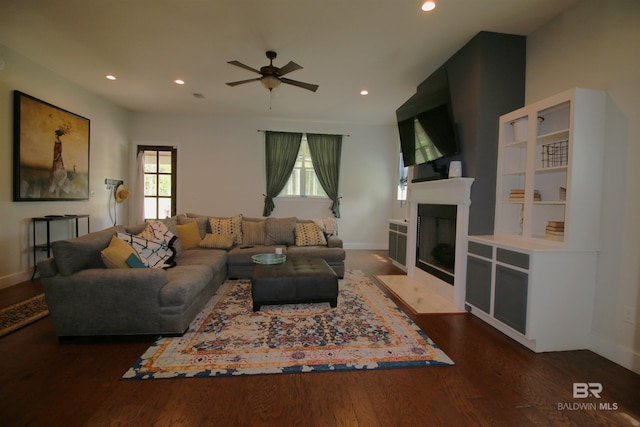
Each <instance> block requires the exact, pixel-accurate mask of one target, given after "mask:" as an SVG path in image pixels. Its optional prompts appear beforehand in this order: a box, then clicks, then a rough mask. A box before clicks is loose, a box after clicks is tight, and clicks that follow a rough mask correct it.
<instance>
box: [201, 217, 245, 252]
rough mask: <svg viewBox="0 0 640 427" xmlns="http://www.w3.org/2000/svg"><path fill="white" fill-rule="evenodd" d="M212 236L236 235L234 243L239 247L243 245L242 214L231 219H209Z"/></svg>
mask: <svg viewBox="0 0 640 427" xmlns="http://www.w3.org/2000/svg"><path fill="white" fill-rule="evenodd" d="M209 225H210V226H211V233H212V234H235V235H236V238H235V241H234V242H233V243H235V244H236V245H239V244H241V243H242V214H238V215H236V216H233V217H231V218H215V217H210V218H209Z"/></svg>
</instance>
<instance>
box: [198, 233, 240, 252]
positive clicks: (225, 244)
mask: <svg viewBox="0 0 640 427" xmlns="http://www.w3.org/2000/svg"><path fill="white" fill-rule="evenodd" d="M235 240H236V235H235V234H213V233H207V235H206V236H204V239H202V240H201V241H200V243H198V246H200V247H201V248H209V249H231V248H232V247H233V242H234V241H235Z"/></svg>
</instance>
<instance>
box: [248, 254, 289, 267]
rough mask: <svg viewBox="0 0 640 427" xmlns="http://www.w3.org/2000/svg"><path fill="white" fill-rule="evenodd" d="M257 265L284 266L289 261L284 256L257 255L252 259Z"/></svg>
mask: <svg viewBox="0 0 640 427" xmlns="http://www.w3.org/2000/svg"><path fill="white" fill-rule="evenodd" d="M251 259H252V260H253V262H254V263H256V264H282V263H283V262H285V261H286V260H287V256H286V255H284V254H276V253H273V254H257V255H253V256H252V257H251Z"/></svg>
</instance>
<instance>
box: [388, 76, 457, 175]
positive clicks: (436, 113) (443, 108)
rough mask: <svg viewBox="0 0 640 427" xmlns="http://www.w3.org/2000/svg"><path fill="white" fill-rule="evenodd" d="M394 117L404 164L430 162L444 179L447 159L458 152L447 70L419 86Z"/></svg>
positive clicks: (411, 164)
mask: <svg viewBox="0 0 640 427" xmlns="http://www.w3.org/2000/svg"><path fill="white" fill-rule="evenodd" d="M396 117H397V119H398V132H399V135H400V148H401V150H402V159H403V162H404V165H405V166H413V165H420V164H425V163H429V164H431V166H432V168H433V169H434V171H435V172H436V173H437V174H439V175H441V177H444V176H446V173H447V166H448V161H446V159H447V158H448V157H451V156H453V155H455V154H458V153H459V144H458V138H457V132H456V128H455V121H454V119H453V110H452V104H451V96H450V92H449V80H448V76H447V71H446V68H444V67H441V68H440V69H438V70H437V71H436V72H434V73H433V74H432V75H431V76H430V77H429V78H428V79H427V80H425V81H424V82H423V83H422V84H421V85H420V86H418V90H417V92H416V94H415V95H414V96H412V97H411V98H410V99H409V100H408V101H407V102H405V103H404V104H403V105H402V106H401V107H400V108H398V109H397V110H396ZM441 159H442V160H441Z"/></svg>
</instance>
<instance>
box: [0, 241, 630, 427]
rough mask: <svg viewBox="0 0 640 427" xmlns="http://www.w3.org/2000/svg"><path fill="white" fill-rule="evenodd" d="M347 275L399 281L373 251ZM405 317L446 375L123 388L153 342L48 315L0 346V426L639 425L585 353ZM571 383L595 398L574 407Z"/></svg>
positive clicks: (624, 398)
mask: <svg viewBox="0 0 640 427" xmlns="http://www.w3.org/2000/svg"><path fill="white" fill-rule="evenodd" d="M347 268H349V269H360V270H362V271H364V272H365V273H366V274H367V275H368V276H369V277H371V278H373V275H375V274H401V272H400V271H399V270H397V269H395V268H394V267H393V266H392V265H391V264H390V263H389V262H388V261H387V259H386V254H385V252H378V251H348V252H347ZM36 282H37V281H36ZM36 282H34V283H31V282H29V283H26V284H24V288H22V289H23V290H21V291H18V290H17V289H4V290H0V302H2V305H8V304H5V303H4V302H5V301H8V300H10V299H12V298H18V297H16V296H15V293H16V292H18V293H22V294H29V293H30V292H34V289H35V290H36V291H37V289H38V286H39V284H37V283H36ZM19 286H23V285H19ZM19 286H18V287H19ZM30 287H31V288H32V289H31V290H30V289H29V288H30ZM14 288H17V287H14ZM399 305H400V306H401V307H402V304H401V303H399ZM405 311H406V310H405ZM411 317H412V318H413V319H414V320H415V321H416V323H417V324H418V325H419V326H420V328H422V329H423V330H424V331H425V332H426V333H427V335H429V336H430V337H431V338H432V339H433V340H434V341H435V342H436V343H437V344H438V345H439V346H440V347H441V348H442V349H443V350H444V351H445V352H446V353H447V354H448V355H449V356H450V357H451V358H452V359H453V360H454V361H455V363H456V365H455V366H451V367H432V368H413V369H389V370H375V371H350V372H332V373H307V374H283V375H264V376H248V377H238V378H229V377H225V378H189V379H166V380H152V381H122V380H120V379H119V378H120V377H121V376H122V374H123V373H124V372H125V371H126V370H127V369H128V368H129V367H130V366H131V365H132V364H133V363H134V362H135V361H136V360H137V358H138V357H139V356H140V355H141V354H142V353H143V352H144V351H145V350H146V349H147V347H148V346H149V345H150V344H151V343H152V342H153V340H154V338H153V337H135V338H99V339H74V340H64V341H58V339H57V338H56V336H55V335H54V332H53V328H52V325H51V320H50V319H49V318H48V317H47V318H44V319H42V320H40V321H38V322H36V323H34V324H32V325H30V326H27V327H25V328H23V329H21V330H19V331H17V332H14V333H12V334H10V335H8V336H6V337H4V338H0V367H1V370H0V425H4V426H23V425H33V426H43V425H52V426H59V425H60V426H62V425H64V426H81V425H82V426H102V425H119V426H120V425H135V426H148V425H154V426H204V425H212V426H297V425H299V426H366V427H371V426H384V427H388V426H427V425H428V426H432V425H434V426H474V425H477V426H524V425H552V426H593V425H608V426H611V425H620V426H626V425H640V424H634V423H637V422H638V421H636V420H640V391H639V390H640V376H639V375H636V374H634V373H632V372H631V371H629V370H626V369H624V368H622V367H620V366H618V365H616V364H614V363H612V362H609V361H608V360H606V359H604V358H602V357H600V356H598V355H596V354H594V353H592V352H590V351H571V352H557V353H542V354H535V353H533V352H531V351H529V350H528V349H526V348H525V347H523V346H521V345H519V344H517V343H515V342H514V341H512V340H511V339H509V338H507V337H506V336H504V335H503V334H501V333H500V332H498V331H496V330H495V329H493V328H491V327H489V326H488V325H486V324H485V323H483V322H482V321H480V320H478V319H477V318H475V317H473V316H471V315H469V314H457V315H421V316H411ZM575 382H581V383H582V382H599V383H602V386H603V391H602V393H601V398H600V399H596V398H587V399H574V398H573V397H572V393H573V383H575ZM594 405H595V409H593V406H594ZM605 407H606V408H611V409H610V410H606V409H605ZM614 408H615V409H614Z"/></svg>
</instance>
